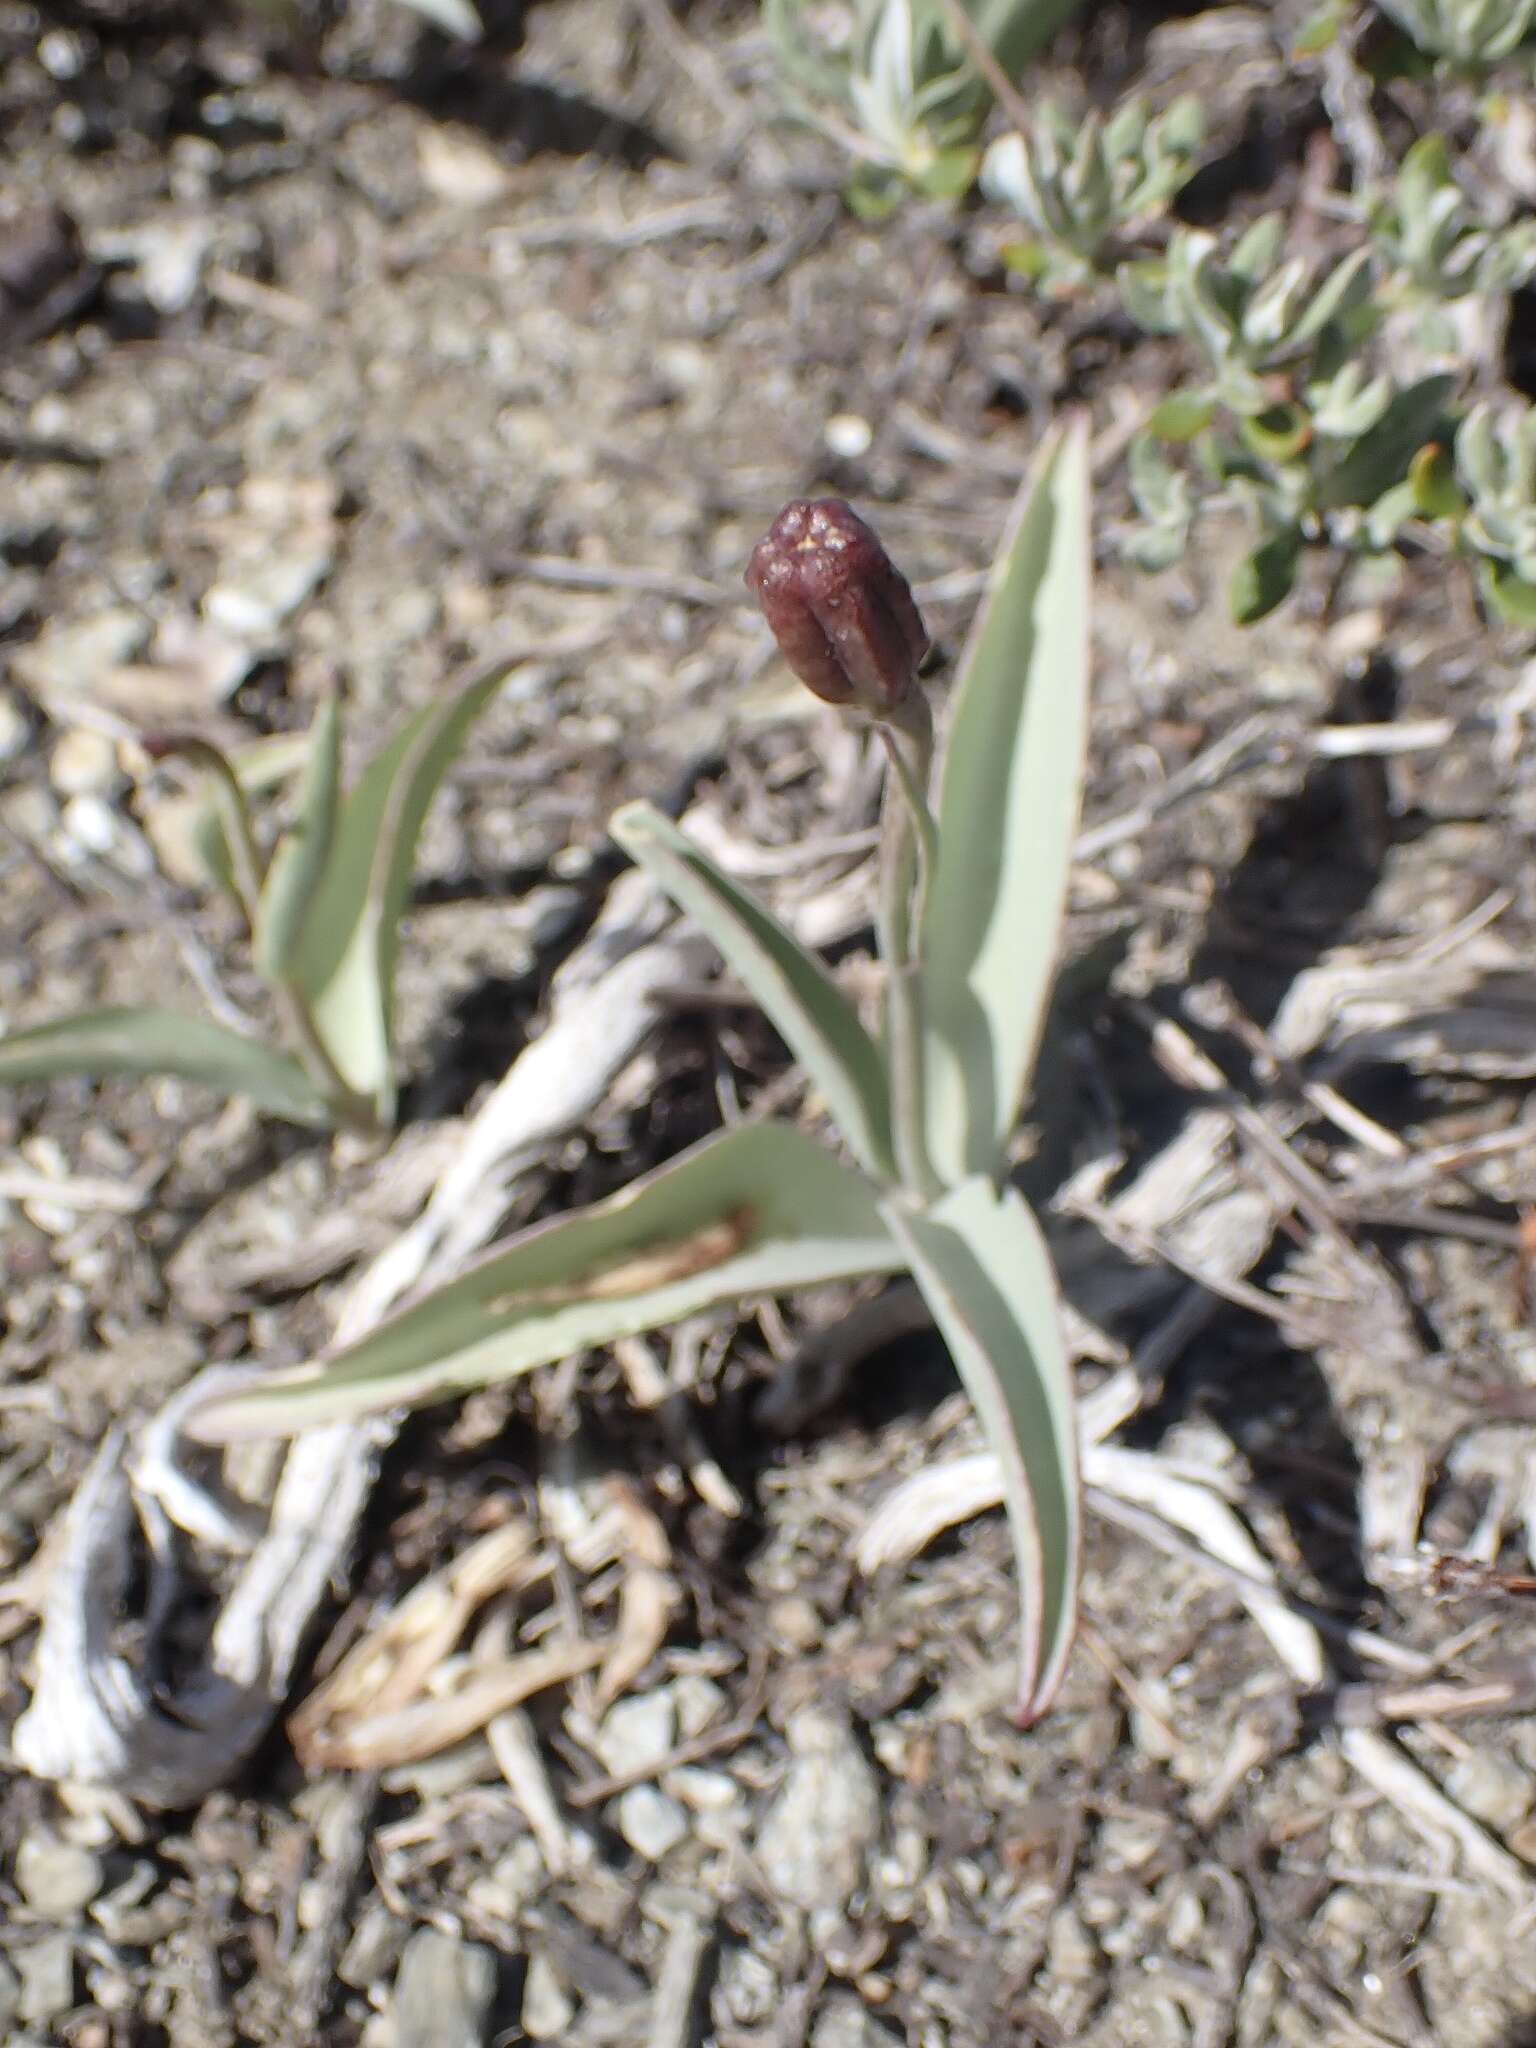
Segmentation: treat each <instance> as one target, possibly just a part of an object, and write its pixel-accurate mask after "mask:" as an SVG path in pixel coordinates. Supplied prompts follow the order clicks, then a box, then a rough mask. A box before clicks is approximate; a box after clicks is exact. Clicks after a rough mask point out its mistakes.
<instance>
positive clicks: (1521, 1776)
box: [1445, 1749, 1536, 1835]
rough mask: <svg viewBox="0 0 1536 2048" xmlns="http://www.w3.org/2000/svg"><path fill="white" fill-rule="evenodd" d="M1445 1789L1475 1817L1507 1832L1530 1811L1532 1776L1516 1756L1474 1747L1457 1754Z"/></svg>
mask: <svg viewBox="0 0 1536 2048" xmlns="http://www.w3.org/2000/svg"><path fill="white" fill-rule="evenodd" d="M1445 1789H1446V1790H1447V1791H1448V1792H1449V1793H1450V1795H1451V1797H1452V1798H1453V1799H1454V1800H1455V1801H1456V1803H1457V1805H1458V1806H1464V1807H1465V1808H1466V1810H1467V1812H1468V1813H1470V1814H1471V1815H1472V1817H1473V1819H1474V1820H1480V1821H1481V1822H1482V1823H1483V1825H1484V1827H1489V1828H1492V1829H1493V1831H1494V1833H1495V1834H1497V1835H1508V1834H1510V1833H1512V1832H1513V1830H1514V1829H1515V1828H1517V1827H1519V1825H1520V1823H1521V1821H1523V1820H1524V1819H1525V1817H1526V1815H1527V1814H1528V1813H1529V1812H1530V1810H1531V1799H1532V1796H1533V1792H1536V1787H1533V1785H1532V1782H1531V1775H1530V1773H1529V1771H1527V1770H1525V1769H1524V1768H1523V1767H1522V1766H1521V1765H1520V1764H1517V1763H1516V1762H1515V1760H1514V1759H1513V1757H1507V1756H1495V1755H1494V1754H1492V1752H1490V1751H1486V1750H1477V1749H1474V1750H1472V1751H1471V1752H1470V1754H1468V1755H1467V1756H1462V1757H1458V1758H1457V1759H1456V1761H1455V1763H1453V1764H1452V1766H1451V1768H1450V1770H1449V1771H1448V1772H1447V1773H1446V1781H1445Z"/></svg>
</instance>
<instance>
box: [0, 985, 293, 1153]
mask: <svg viewBox="0 0 1536 2048" xmlns="http://www.w3.org/2000/svg"><path fill="white" fill-rule="evenodd" d="M107 1074H145V1075H148V1074H174V1075H176V1076H177V1077H178V1078H179V1079H181V1080H183V1081H199V1082H201V1083H202V1084H203V1085H204V1086H205V1087H208V1088H216V1089H217V1090H218V1091H219V1093H220V1094H221V1095H244V1096H246V1097H247V1098H248V1099H249V1100H250V1101H252V1102H254V1103H255V1104H256V1106H257V1108H258V1109H265V1110H268V1111H270V1112H271V1114H272V1115H273V1116H281V1117H286V1118H288V1120H289V1121H290V1122H291V1123H297V1124H319V1125H326V1124H329V1123H330V1121H331V1116H330V1111H329V1109H328V1108H327V1106H326V1103H325V1098H324V1097H323V1096H322V1095H321V1094H320V1092H319V1090H318V1089H317V1088H316V1087H315V1085H314V1083H313V1082H312V1081H311V1080H310V1078H309V1076H308V1075H307V1074H306V1073H305V1072H304V1069H303V1068H302V1067H301V1066H300V1065H299V1064H298V1062H297V1060H292V1059H290V1058H289V1057H288V1055H287V1054H286V1053H282V1052H275V1051H273V1050H272V1048H271V1047H270V1046H266V1045H263V1044H262V1043H261V1041H260V1040H259V1039H255V1038H242V1037H241V1036H240V1034H239V1033H238V1032H235V1031H229V1030H227V1029H226V1028H225V1027H224V1025H222V1024H215V1023H214V1022H213V1020H212V1019H211V1018H209V1017H181V1016H178V1015H177V1014H176V1012H175V1011H174V1010H149V1009H142V1010H141V1009H132V1008H124V1009H111V1010H87V1011H84V1012H83V1013H82V1014H81V1015H79V1016H75V1017H61V1018H59V1020H58V1021H57V1022H56V1023H52V1024H37V1025H34V1026H33V1027H32V1028H31V1029H30V1030H25V1031H10V1032H7V1033H6V1034H5V1036H4V1037H0V1086H4V1085H6V1084H12V1085H14V1084H16V1083H18V1082H21V1081H58V1080H63V1079H65V1078H66V1077H67V1076H70V1075H84V1076H86V1077H88V1078H89V1079H91V1080H99V1079H100V1078H101V1077H102V1076H104V1075H107Z"/></svg>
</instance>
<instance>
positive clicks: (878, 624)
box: [746, 498, 928, 718]
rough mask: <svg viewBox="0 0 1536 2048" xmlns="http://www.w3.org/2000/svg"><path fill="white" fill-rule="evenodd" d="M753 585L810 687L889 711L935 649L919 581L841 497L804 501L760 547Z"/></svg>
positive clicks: (750, 572)
mask: <svg viewBox="0 0 1536 2048" xmlns="http://www.w3.org/2000/svg"><path fill="white" fill-rule="evenodd" d="M746 582H747V588H748V589H749V590H750V591H751V592H752V594H753V596H754V597H755V598H756V599H757V601H758V603H759V604H760V605H761V606H762V608H763V616H764V618H765V619H766V620H767V621H768V624H769V626H770V627H771V629H772V631H773V637H774V639H775V640H777V641H778V643H779V651H780V653H781V654H782V655H783V656H784V659H785V660H786V661H787V662H788V663H789V665H790V667H791V668H792V669H793V670H794V672H795V674H796V675H797V676H798V677H799V678H800V680H801V682H802V683H804V684H805V686H806V688H807V689H808V690H813V691H814V692H815V693H816V695H817V696H818V697H821V698H823V699H824V700H825V701H826V702H827V703H828V704H852V705H856V706H857V707H858V708H859V709H860V710H861V711H867V712H869V713H870V714H871V715H872V716H873V717H876V718H881V717H886V716H888V715H889V714H890V713H891V712H892V711H894V710H895V709H896V707H897V706H898V705H899V704H900V703H901V702H902V700H903V699H904V698H905V697H906V696H907V695H908V694H909V693H910V691H911V688H912V685H913V682H914V681H915V680H916V677H917V671H918V669H919V667H920V666H921V664H922V661H923V658H924V656H925V655H926V654H927V652H928V634H927V632H926V630H925V628H924V626H923V622H922V619H921V617H920V616H919V614H918V609H917V606H916V604H915V603H914V602H913V598H912V591H911V587H910V585H909V584H908V582H907V579H906V577H905V576H903V575H902V573H901V571H900V570H899V569H898V568H897V567H896V564H895V563H894V562H893V561H892V560H891V558H890V556H889V555H888V554H887V553H886V552H885V549H884V548H883V547H882V546H881V544H880V537H879V535H878V534H877V533H876V532H875V531H874V529H873V528H872V527H869V526H866V525H865V524H864V521H863V520H862V519H861V518H860V517H859V515H858V513H857V512H855V511H854V509H853V507H852V506H851V505H848V504H845V503H844V501H843V500H842V499H841V498H796V499H794V500H792V501H791V503H789V504H788V505H786V506H785V507H784V510H783V511H782V512H781V513H780V514H779V516H778V518H777V519H775V521H774V522H773V524H772V526H770V527H769V529H768V531H767V533H766V534H765V535H764V536H763V538H762V539H761V540H760V541H759V542H758V544H757V546H756V547H755V548H754V549H753V550H752V559H751V560H750V561H749V562H748V564H747V574H746Z"/></svg>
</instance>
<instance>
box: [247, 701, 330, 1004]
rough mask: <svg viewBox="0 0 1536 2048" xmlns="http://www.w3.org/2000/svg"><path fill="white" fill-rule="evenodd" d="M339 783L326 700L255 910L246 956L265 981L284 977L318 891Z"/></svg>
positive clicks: (327, 848)
mask: <svg viewBox="0 0 1536 2048" xmlns="http://www.w3.org/2000/svg"><path fill="white" fill-rule="evenodd" d="M340 778H341V714H340V712H339V711H338V710H337V707H336V699H335V698H334V697H327V698H326V700H325V702H324V703H323V704H322V705H321V707H320V710H319V712H318V713H317V714H316V717H315V722H314V726H313V728H312V729H311V732H310V738H309V757H308V759H307V760H306V762H305V764H304V780H303V782H302V783H301V784H300V786H299V800H298V809H297V812H296V814H295V816H294V821H293V826H292V829H291V830H289V831H287V832H285V833H284V834H283V836H282V838H281V840H280V841H279V842H278V845H277V847H276V849H275V851H274V852H273V855H272V859H271V861H270V862H269V863H268V866H267V878H266V880H265V882H263V884H262V887H261V901H260V903H259V904H258V905H257V910H256V927H255V930H254V931H253V933H252V935H251V938H252V951H253V953H254V954H255V956H256V965H257V967H258V968H259V969H260V971H261V972H262V973H263V974H264V975H265V976H266V977H267V979H268V980H269V981H282V980H284V979H285V978H286V976H287V974H288V971H289V968H290V966H291V964H292V961H293V955H294V951H295V948H296V947H297V945H298V942H299V935H300V933H301V932H302V930H303V928H304V920H305V918H306V917H307V916H308V914H309V908H310V905H311V903H312V902H313V901H314V897H315V892H316V890H317V889H318V888H319V886H320V878H321V876H322V875H323V874H324V872H325V863H326V861H327V859H328V858H329V856H330V851H331V841H332V839H333V837H334V835H335V831H336V802H337V793H338V788H339V784H340Z"/></svg>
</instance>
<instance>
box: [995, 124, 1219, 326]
mask: <svg viewBox="0 0 1536 2048" xmlns="http://www.w3.org/2000/svg"><path fill="white" fill-rule="evenodd" d="M1032 112H1033V120H1032V123H1031V125H1030V128H1029V129H1028V131H1027V132H1022V131H1015V132H1014V133H1013V134H1011V135H1003V136H999V137H998V139H997V140H996V141H995V142H993V143H992V144H990V145H989V147H988V149H987V152H986V155H985V156H984V157H983V159H982V165H981V189H982V191H983V193H984V194H985V195H986V197H987V198H988V199H990V200H992V201H994V202H995V203H996V204H997V205H1000V206H1005V207H1007V208H1008V209H1009V211H1010V212H1012V213H1013V214H1015V215H1017V217H1018V218H1019V220H1020V221H1021V222H1022V223H1023V225H1024V226H1025V228H1026V229H1027V230H1028V236H1027V238H1026V239H1025V240H1022V241H1015V242H1009V243H1008V244H1007V245H1006V246H1005V248H1004V250H1003V259H1004V261H1005V262H1006V263H1007V264H1008V266H1009V268H1010V269H1011V270H1014V271H1016V272H1018V273H1019V274H1021V275H1023V276H1026V277H1029V278H1032V279H1034V280H1035V281H1036V282H1038V283H1039V285H1040V286H1041V289H1042V290H1044V291H1046V292H1049V293H1051V294H1053V295H1062V294H1066V293H1069V292H1072V291H1074V290H1076V289H1077V288H1078V287H1079V286H1081V285H1084V284H1086V283H1089V282H1091V281H1092V280H1093V279H1094V278H1096V277H1099V276H1103V275H1106V274H1109V273H1111V272H1113V270H1114V268H1115V265H1116V263H1117V261H1118V260H1119V259H1120V258H1121V256H1122V255H1123V254H1124V243H1125V239H1126V238H1127V237H1129V236H1132V235H1134V234H1135V233H1137V232H1138V231H1139V230H1142V229H1144V228H1145V227H1146V226H1147V224H1148V223H1149V222H1151V221H1153V220H1155V219H1156V218H1157V217H1158V216H1159V215H1161V214H1162V213H1163V212H1164V211H1165V210H1166V208H1167V205H1168V202H1169V201H1170V200H1171V199H1172V198H1174V197H1175V195H1176V194H1177V193H1179V192H1180V191H1182V189H1183V188H1184V186H1185V185H1187V184H1188V182H1189V180H1190V178H1191V177H1192V176H1193V174H1194V171H1195V167H1196V161H1197V157H1198V154H1199V150H1200V145H1201V143H1202V142H1203V140H1204V138H1205V116H1204V113H1203V111H1202V109H1201V106H1200V102H1199V100H1198V99H1197V98H1196V97H1195V96H1194V95H1193V94H1192V93H1191V94H1186V95H1185V96H1184V97H1183V98H1181V99H1177V100H1175V101H1174V103H1173V105H1172V106H1170V107H1169V108H1168V109H1167V110H1166V111H1165V112H1164V113H1162V114H1158V115H1156V116H1151V115H1149V114H1148V111H1147V108H1146V104H1145V102H1144V101H1142V100H1140V99H1131V100H1127V101H1126V102H1125V104H1124V105H1123V106H1121V107H1119V108H1117V109H1116V111H1115V112H1114V113H1113V114H1111V115H1110V117H1109V119H1108V120H1107V121H1105V120H1101V118H1100V117H1099V115H1098V114H1097V113H1090V114H1088V115H1086V116H1085V117H1084V118H1083V119H1082V120H1080V121H1077V120H1074V119H1073V118H1072V116H1071V115H1070V114H1069V113H1068V112H1067V111H1066V110H1065V108H1063V107H1061V106H1059V105H1057V104H1056V103H1055V102H1054V101H1051V100H1042V101H1041V102H1040V103H1039V104H1038V105H1037V106H1036V107H1034V108H1033V109H1032Z"/></svg>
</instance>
